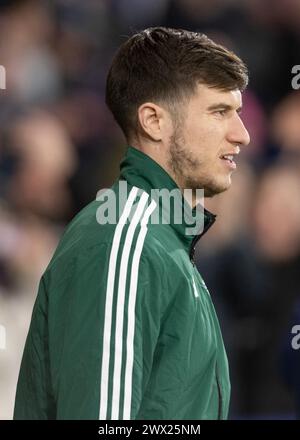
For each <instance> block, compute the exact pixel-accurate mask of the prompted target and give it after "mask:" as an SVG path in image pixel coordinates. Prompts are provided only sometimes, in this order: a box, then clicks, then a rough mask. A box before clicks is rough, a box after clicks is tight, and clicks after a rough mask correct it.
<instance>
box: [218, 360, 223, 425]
mask: <svg viewBox="0 0 300 440" xmlns="http://www.w3.org/2000/svg"><path fill="white" fill-rule="evenodd" d="M216 380H217V386H218V397H219V406H218V420H222V405H223V398H222V392H221V386H220V382H219V376H218V365H217V363H216Z"/></svg>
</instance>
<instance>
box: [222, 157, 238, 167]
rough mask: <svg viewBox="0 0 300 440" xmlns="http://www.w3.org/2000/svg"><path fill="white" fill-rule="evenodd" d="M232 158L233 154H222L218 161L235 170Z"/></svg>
mask: <svg viewBox="0 0 300 440" xmlns="http://www.w3.org/2000/svg"><path fill="white" fill-rule="evenodd" d="M234 156H235V155H234V154H223V155H222V156H220V159H221V160H223V161H225V163H226V164H227V166H229V167H230V168H231V169H233V170H235V169H236V163H235V162H234V160H233V158H234Z"/></svg>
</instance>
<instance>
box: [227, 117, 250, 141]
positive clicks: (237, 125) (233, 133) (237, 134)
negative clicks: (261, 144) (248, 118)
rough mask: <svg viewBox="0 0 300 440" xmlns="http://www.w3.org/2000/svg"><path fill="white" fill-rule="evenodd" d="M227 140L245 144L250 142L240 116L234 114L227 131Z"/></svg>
mask: <svg viewBox="0 0 300 440" xmlns="http://www.w3.org/2000/svg"><path fill="white" fill-rule="evenodd" d="M229 141H230V142H232V143H237V144H239V145H243V146H246V145H248V144H249V142H250V135H249V133H248V130H247V129H246V127H245V125H244V123H243V121H242V120H241V118H240V117H239V116H238V115H236V118H235V119H234V121H233V124H232V126H231V130H230V133H229Z"/></svg>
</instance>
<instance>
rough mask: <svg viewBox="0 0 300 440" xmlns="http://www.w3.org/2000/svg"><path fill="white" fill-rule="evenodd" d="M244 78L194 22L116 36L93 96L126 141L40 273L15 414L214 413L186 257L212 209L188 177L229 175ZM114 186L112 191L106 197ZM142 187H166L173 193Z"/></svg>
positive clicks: (210, 366) (195, 276)
mask: <svg viewBox="0 0 300 440" xmlns="http://www.w3.org/2000/svg"><path fill="white" fill-rule="evenodd" d="M246 85H247V70H246V67H245V65H244V64H243V62H242V61H241V60H240V59H239V58H238V57H237V56H236V55H234V54H233V53H231V52H229V51H228V50H226V49H225V48H224V47H222V46H219V45H217V44H215V43H214V42H212V41H211V40H210V39H208V38H207V37H206V36H205V35H202V34H198V33H193V32H188V31H184V30H174V29H168V28H160V27H157V28H150V29H146V30H144V31H142V32H140V33H138V34H136V35H134V36H132V37H131V38H130V39H128V41H127V42H125V43H124V44H123V45H122V46H121V47H120V49H119V51H118V53H117V54H116V56H115V58H114V60H113V62H112V66H111V68H110V72H109V74H108V78H107V88H106V102H107V104H108V106H109V108H110V109H111V111H112V113H113V115H114V117H115V119H116V121H117V122H118V123H119V125H120V127H121V128H122V130H123V131H124V134H125V137H126V140H127V143H128V145H129V146H128V148H127V151H126V155H125V158H124V160H123V162H122V163H121V174H120V178H119V180H118V181H117V182H116V183H115V184H114V185H113V187H112V188H111V190H108V191H107V192H106V193H104V194H101V195H100V196H99V200H97V201H94V202H92V203H91V204H90V205H88V206H87V207H86V208H85V209H84V210H83V211H82V212H80V213H79V214H78V215H77V216H76V217H75V219H74V220H73V222H72V223H71V225H70V226H69V227H68V229H67V231H66V232H65V234H64V236H63V238H62V240H61V242H60V244H59V246H58V249H57V250H56V252H55V255H54V257H53V259H52V261H51V262H50V264H49V266H48V268H47V270H46V272H45V273H44V275H43V277H42V279H41V282H40V287H39V292H38V297H37V300H36V303H35V307H34V311H33V316H32V322H31V326H30V330H29V334H28V338H27V342H26V346H25V351H24V355H23V360H22V365H21V371H20V376H19V381H18V388H17V395H16V404H15V415H14V417H15V418H16V419H20V418H25V419H49V418H50V419H66V418H67V419H97V418H99V419H100V420H106V419H108V420H116V419H178V420H182V419H224V418H226V417H227V414H228V405H229V394H230V383H229V375H228V365H227V358H226V353H225V349H224V345H223V341H222V336H221V332H220V328H219V324H218V320H217V317H216V314H215V310H214V307H213V304H212V300H211V297H210V295H209V293H208V291H207V288H206V286H205V283H204V281H203V280H202V278H201V275H200V274H199V272H198V271H197V269H196V268H195V265H194V261H193V255H194V249H195V245H196V243H197V241H198V240H199V238H200V236H201V235H202V234H203V233H204V232H205V231H206V230H207V229H208V228H209V227H210V226H211V224H212V223H213V222H214V220H215V216H214V215H213V214H211V213H209V212H208V211H207V210H204V211H203V210H201V209H200V210H198V208H197V209H196V207H195V205H196V204H198V202H199V200H200V199H201V194H200V195H199V193H198V191H197V190H198V189H201V188H202V189H203V191H204V196H205V197H212V196H213V195H215V194H218V193H220V192H222V191H225V190H226V189H228V188H229V187H230V184H231V174H232V171H233V170H234V169H235V167H236V165H235V162H234V157H235V155H237V154H238V153H239V150H240V146H243V145H246V144H248V143H249V136H248V133H247V131H246V129H245V127H244V125H243V123H242V121H241V119H240V117H239V111H240V110H241V106H242V100H241V92H242V91H243V90H244V89H245V87H246ZM124 185H126V197H125V201H124V203H120V206H119V204H117V203H116V202H114V203H111V202H109V203H108V199H109V196H111V195H112V194H113V195H115V196H116V197H115V199H114V200H117V199H118V198H120V195H121V192H124V191H123V189H124ZM153 190H156V191H158V192H159V191H161V190H165V196H166V194H167V195H168V194H170V192H172V191H173V192H174V191H175V196H174V200H173V201H174V203H173V204H172V203H170V205H169V207H166V206H167V204H166V203H165V199H166V197H162V198H159V197H156V196H155V194H156V195H157V193H155V191H153ZM176 190H177V192H176ZM185 190H191V193H189V194H190V196H189V197H187V198H185V197H184V192H185ZM178 193H179V194H180V195H178ZM178 202H179V204H178ZM113 204H114V205H115V206H113V207H112V205H113ZM198 206H200V205H198ZM112 208H113V209H112ZM157 208H160V213H159V215H158V217H157V219H158V221H157V222H151V216H152V214H153V213H154V212H155V211H156V210H157ZM105 211H111V212H110V213H109V215H108V217H109V221H108V222H106V223H105V221H104V220H105V218H104V217H105V215H106V214H107V213H106V214H105ZM183 212H184V216H183V217H184V218H183V219H182V220H181V221H176V219H175V220H174V215H175V216H176V215H177V214H180V213H181V214H182V213H183ZM199 213H200V216H201V219H202V223H203V225H202V226H203V227H201V228H200V229H199V230H197V231H195V230H194V232H193V233H192V234H191V230H192V229H193V228H191V227H190V226H191V225H192V224H193V220H195V219H196V220H197V221H198V220H199V218H200V217H199ZM167 217H168V218H169V221H164V220H166V218H167ZM177 217H178V216H177ZM199 224H200V223H199V222H198V225H199Z"/></svg>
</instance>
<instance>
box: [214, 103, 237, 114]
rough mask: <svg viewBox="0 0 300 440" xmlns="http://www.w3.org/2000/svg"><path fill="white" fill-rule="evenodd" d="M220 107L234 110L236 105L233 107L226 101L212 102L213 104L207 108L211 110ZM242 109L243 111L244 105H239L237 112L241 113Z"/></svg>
mask: <svg viewBox="0 0 300 440" xmlns="http://www.w3.org/2000/svg"><path fill="white" fill-rule="evenodd" d="M220 109H222V110H234V107H232V105H229V104H227V103H225V102H218V103H217V104H212V105H210V106H209V107H208V108H207V110H209V111H212V110H220ZM241 111H242V106H240V107H238V108H237V109H236V112H237V113H241Z"/></svg>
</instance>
